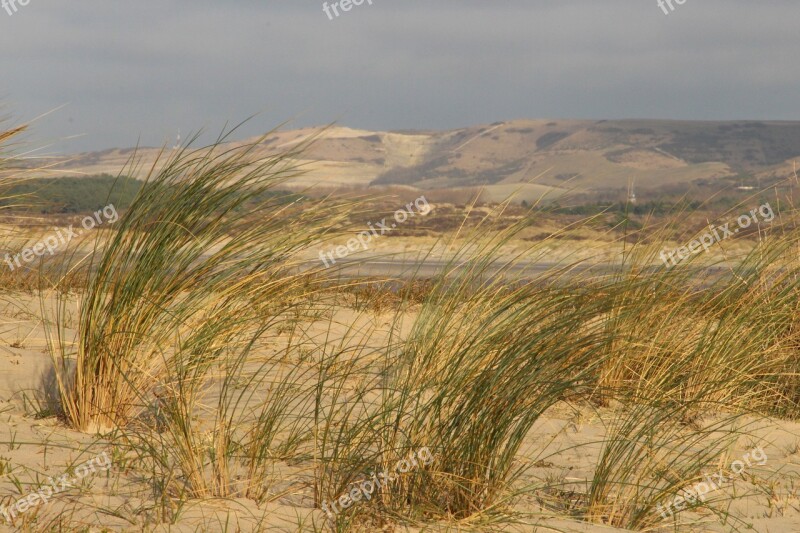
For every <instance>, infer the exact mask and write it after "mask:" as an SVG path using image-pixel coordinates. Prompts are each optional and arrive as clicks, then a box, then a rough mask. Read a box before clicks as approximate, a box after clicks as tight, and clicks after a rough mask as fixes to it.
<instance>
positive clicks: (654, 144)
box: [51, 120, 800, 198]
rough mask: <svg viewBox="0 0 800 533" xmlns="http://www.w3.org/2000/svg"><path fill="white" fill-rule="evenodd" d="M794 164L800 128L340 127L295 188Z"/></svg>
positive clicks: (105, 165)
mask: <svg viewBox="0 0 800 533" xmlns="http://www.w3.org/2000/svg"><path fill="white" fill-rule="evenodd" d="M317 131H318V130H316V129H312V128H306V129H298V130H287V131H281V132H278V133H275V134H274V135H272V136H270V138H268V139H267V140H266V141H265V142H264V153H270V152H274V151H277V150H280V149H282V148H286V147H289V146H292V145H295V144H297V143H298V142H301V141H303V140H305V139H307V138H308V137H309V136H310V135H313V134H314V133H316V132H317ZM157 152H158V150H156V149H152V148H144V149H141V150H140V151H139V152H138V156H139V157H141V158H142V161H143V162H144V163H147V162H149V161H152V159H153V158H154V157H155V155H156V153H157ZM132 153H133V151H132V150H131V149H121V150H106V151H103V152H94V153H87V154H78V155H76V156H73V157H70V158H69V160H68V161H65V162H64V163H63V164H62V165H60V166H59V169H64V170H65V171H69V172H70V173H73V172H74V173H79V174H86V175H97V174H101V173H111V174H115V173H118V172H120V171H121V170H122V168H123V166H124V165H125V163H126V161H127V160H128V159H129V158H130V156H131V154H132ZM794 160H800V122H768V121H764V122H756V121H736V122H692V121H665V120H601V121H589V120H514V121H510V122H497V123H494V124H489V125H481V126H474V127H469V128H463V129H458V130H448V131H411V132H382V131H367V130H356V129H351V128H345V127H333V128H330V129H328V130H327V131H326V132H325V134H324V135H323V136H322V137H321V138H320V139H319V140H317V141H316V143H315V144H314V145H313V147H312V148H311V149H310V150H308V151H307V153H306V154H305V156H304V161H303V163H305V165H306V167H305V168H306V170H307V174H306V175H304V176H302V177H300V178H297V179H296V180H294V181H293V184H294V185H297V186H317V187H319V186H330V187H342V186H344V187H353V188H366V187H369V186H375V185H395V186H407V187H413V188H417V189H423V190H426V189H460V188H469V187H476V186H486V189H487V191H488V193H489V195H490V196H497V197H498V198H499V197H504V196H505V195H507V194H509V193H510V192H512V191H515V190H518V189H520V188H522V189H523V193H524V194H523V196H530V197H538V196H540V195H542V194H546V193H550V194H553V195H559V194H561V193H562V192H565V191H567V190H572V191H576V190H577V191H581V192H587V193H588V192H592V191H595V192H598V191H614V190H623V189H625V188H627V186H628V184H629V183H631V182H633V183H634V184H635V187H636V190H637V192H638V191H648V190H650V191H655V190H661V189H665V188H670V187H681V186H686V185H688V184H706V185H708V184H728V185H743V186H750V185H752V186H758V185H764V184H768V183H770V182H771V181H774V180H778V179H782V178H786V177H788V176H789V175H791V173H792V169H793V162H794ZM129 174H130V172H129ZM139 174H141V172H140V173H139ZM51 175H52V172H51ZM133 175H134V177H141V176H140V175H139V176H137V174H136V173H133ZM522 184H525V185H522Z"/></svg>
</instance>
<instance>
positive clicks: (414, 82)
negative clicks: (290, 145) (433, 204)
mask: <svg viewBox="0 0 800 533" xmlns="http://www.w3.org/2000/svg"><path fill="white" fill-rule="evenodd" d="M6 1H10V0H6ZM18 1H19V0H17V2H18ZM334 1H335V0H334ZM372 1H373V5H371V6H370V5H368V4H367V3H366V2H365V3H364V5H362V6H361V7H353V9H352V10H351V11H349V12H347V13H342V14H341V16H340V17H338V18H336V19H334V20H329V17H328V16H327V15H326V14H325V13H324V12H323V9H322V4H323V2H322V1H321V0H228V1H223V0H218V1H210V0H162V1H158V2H157V1H154V0H138V1H135V2H131V1H125V2H123V1H121V0H69V1H67V0H29V4H28V5H27V6H18V11H17V12H16V13H15V14H13V15H12V16H9V15H8V14H7V13H6V11H5V10H3V9H0V50H2V52H1V54H2V55H0V64H1V65H2V70H0V72H2V75H1V76H0V99H2V100H3V102H4V107H6V110H7V112H8V113H11V114H12V115H13V116H14V117H16V118H18V119H24V118H30V117H34V116H37V115H39V114H41V113H44V112H46V111H49V110H52V109H55V108H57V107H59V106H61V105H64V104H66V107H64V108H62V109H60V110H58V111H56V112H55V113H53V114H51V115H50V116H48V117H47V118H45V119H43V120H41V121H40V122H38V123H37V124H36V126H35V129H34V131H33V133H32V135H31V137H32V139H33V140H35V141H36V142H38V143H45V142H50V141H57V140H60V139H67V138H71V137H73V136H80V137H76V138H71V139H69V140H67V141H61V142H59V143H58V144H57V145H56V147H57V149H58V150H60V151H67V152H73V151H79V150H89V149H102V148H109V147H114V146H132V145H134V144H136V142H137V140H138V139H139V138H141V143H142V144H145V145H160V144H162V143H163V142H171V141H172V140H174V138H175V136H176V134H177V133H178V130H180V131H181V132H182V133H183V135H184V137H185V136H186V134H187V133H188V132H189V131H192V130H196V129H198V128H201V127H205V128H207V129H209V130H213V131H218V130H219V129H221V128H222V127H223V126H224V124H225V123H226V122H232V123H236V122H239V121H241V120H242V119H244V118H246V117H248V116H250V115H253V114H256V113H258V114H259V115H258V117H257V118H256V119H255V120H253V121H252V122H250V123H249V124H248V125H247V127H246V128H245V129H244V130H243V131H242V135H240V137H241V136H244V135H252V134H256V133H260V132H263V131H266V130H268V129H270V128H271V127H272V126H274V125H276V124H277V123H278V122H282V121H284V120H287V119H292V120H293V124H294V125H296V126H306V125H318V124H324V123H328V122H331V121H337V122H338V123H340V124H341V125H346V126H352V127H359V128H366V129H376V130H386V129H446V128H454V127H459V126H466V125H472V124H477V123H489V122H494V121H497V120H508V119H514V118H592V119H600V118H630V117H641V118H674V119H720V120H722V119H780V120H796V119H800V67H798V65H800V2H798V0H686V3H685V4H684V5H682V6H678V5H677V4H676V5H675V7H676V9H675V11H674V12H671V13H670V14H669V15H665V14H664V12H663V11H662V10H661V9H660V8H659V7H658V4H657V0H481V1H479V0H372ZM673 2H674V0H673ZM329 3H333V2H331V1H329Z"/></svg>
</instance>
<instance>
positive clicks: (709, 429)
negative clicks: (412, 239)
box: [43, 137, 800, 531]
mask: <svg viewBox="0 0 800 533" xmlns="http://www.w3.org/2000/svg"><path fill="white" fill-rule="evenodd" d="M224 140H225V138H224V137H222V138H220V139H219V141H218V142H217V143H215V144H214V145H213V146H210V147H207V148H205V149H203V150H198V151H194V150H188V149H187V150H182V151H179V152H178V153H174V154H163V156H162V157H163V164H159V165H158V166H156V167H154V169H153V171H152V172H151V174H150V176H149V177H148V179H147V180H146V181H145V183H143V185H142V187H141V188H140V190H139V192H138V194H137V196H136V197H135V198H134V199H133V201H132V203H131V205H130V208H129V209H128V210H127V211H126V212H125V213H124V215H123V216H122V217H121V218H120V220H119V221H118V222H117V223H115V224H114V226H113V227H108V228H105V229H103V230H102V231H101V232H100V233H99V234H98V236H97V240H96V244H95V246H94V248H93V249H92V250H91V251H90V252H89V253H88V254H87V255H85V256H80V255H78V252H75V255H73V256H71V257H70V259H71V260H72V262H71V263H68V264H69V265H70V268H74V265H75V264H76V263H77V264H79V265H80V268H79V269H78V270H71V275H75V272H78V273H79V275H80V276H83V277H84V279H83V283H82V284H81V286H85V287H87V289H86V290H85V291H83V292H82V293H81V294H80V301H79V305H80V317H79V320H78V328H77V338H76V340H75V342H72V340H71V338H70V335H69V332H68V328H67V327H66V321H65V320H64V317H65V316H66V308H67V306H68V305H70V304H69V301H70V300H69V298H68V297H67V295H66V293H65V292H64V291H63V290H62V289H64V287H63V286H62V285H60V283H63V282H65V281H66V280H67V279H68V278H67V277H66V276H65V277H63V278H60V279H57V280H56V283H55V284H54V285H50V286H49V287H48V288H47V291H49V292H44V293H43V298H44V295H45V294H55V295H56V297H57V298H58V299H59V305H58V306H57V309H56V313H55V315H54V316H50V317H49V318H50V321H49V322H48V323H49V324H51V325H52V326H51V329H50V330H49V345H50V350H51V352H52V355H53V360H54V367H55V374H56V378H57V384H58V389H59V393H60V399H61V407H62V409H63V412H64V416H65V418H66V420H67V421H68V423H69V424H70V425H71V426H72V427H74V428H76V429H79V430H81V431H85V432H90V433H103V434H105V435H106V437H107V439H108V440H109V441H110V442H112V443H114V445H115V446H117V447H118V448H119V449H120V450H122V451H123V453H126V454H129V455H132V456H134V457H135V458H136V461H135V464H136V467H135V468H136V470H137V473H138V474H139V475H140V476H142V477H143V478H144V479H147V480H148V482H149V484H150V486H151V489H152V499H153V503H152V505H151V507H150V508H148V512H151V513H153V514H155V515H157V517H158V520H157V521H159V522H163V523H175V522H177V521H179V519H180V509H181V508H182V505H183V504H184V503H185V502H187V501H190V500H197V499H208V498H248V499H251V500H254V501H256V502H258V503H259V504H263V503H267V502H270V501H273V500H276V499H278V498H281V497H290V496H291V495H296V494H298V493H301V492H303V493H304V494H308V496H307V500H304V502H303V503H304V504H305V505H313V506H315V507H317V508H319V509H325V510H328V511H329V510H330V509H331V506H330V504H331V503H332V502H336V501H338V499H339V498H340V496H341V495H343V494H348V493H350V492H351V491H352V490H353V487H355V486H358V484H359V483H362V482H363V481H364V480H365V479H371V478H372V477H373V476H374V475H375V474H376V473H378V472H385V471H391V470H392V469H393V468H394V466H395V465H396V464H397V462H398V461H399V460H401V459H403V458H405V457H408V456H409V454H412V453H413V452H414V451H416V450H419V449H421V448H423V447H425V448H428V449H429V450H430V451H431V453H432V457H433V460H432V461H431V462H429V463H426V464H417V465H415V468H413V469H411V470H410V471H408V472H405V473H403V474H401V475H399V476H398V478H397V479H396V480H394V481H392V482H390V483H384V484H383V485H382V486H381V487H380V488H377V489H376V491H375V493H374V494H371V497H370V498H369V499H368V500H362V501H360V502H358V505H353V506H352V507H351V508H348V509H342V510H340V511H339V512H337V513H332V514H330V515H324V516H325V518H324V520H325V522H326V526H325V527H326V528H328V529H331V530H336V531H347V530H357V529H358V528H362V529H364V530H377V529H380V528H384V527H391V525H392V524H394V523H405V524H415V525H419V526H424V525H426V524H428V525H430V524H433V523H437V522H443V523H445V524H449V525H452V526H453V527H463V528H465V529H466V528H476V529H479V528H481V527H489V526H492V525H497V524H498V523H500V522H502V521H503V520H508V519H509V518H510V517H511V516H512V515H513V514H514V511H512V508H513V505H514V499H515V497H516V495H518V494H520V493H522V492H526V491H527V492H534V493H539V494H545V495H547V497H548V498H549V500H550V503H551V504H552V505H550V508H548V505H544V506H543V508H542V509H536V510H531V512H530V516H535V515H537V513H538V514H548V513H550V512H552V510H553V509H562V510H563V509H564V508H567V507H569V509H570V512H569V513H568V514H567V516H568V517H569V518H573V519H577V520H584V521H590V522H597V523H603V524H608V525H613V526H617V527H624V528H628V529H633V530H643V531H648V530H655V529H657V528H658V527H659V526H660V524H661V523H662V522H661V517H660V516H659V514H658V504H659V503H661V502H663V501H665V500H668V499H669V498H670V497H672V496H673V495H675V494H676V493H678V492H679V491H680V490H681V489H682V488H683V487H686V486H687V485H689V484H691V483H692V482H694V481H696V480H697V479H699V476H700V474H701V473H702V472H703V471H704V469H705V468H707V467H708V466H709V465H712V464H713V463H714V462H715V461H717V460H718V459H719V458H720V457H721V456H723V455H724V454H725V453H726V452H727V451H728V450H729V449H730V447H731V446H732V445H733V443H734V442H735V441H736V439H738V438H739V437H740V436H741V435H742V434H743V433H746V431H747V427H748V424H747V421H746V420H747V419H746V415H750V414H766V415H772V416H783V417H789V418H797V417H798V415H800V413H798V401H800V386H798V385H800V384H798V381H797V376H798V368H797V361H796V355H795V354H796V348H797V325H796V321H797V319H796V316H797V309H798V304H800V301H798V297H797V296H798V294H800V291H798V286H797V280H798V263H797V261H796V257H795V256H796V252H797V250H798V246H797V244H798V243H797V240H796V231H795V225H794V218H793V217H794V211H793V208H792V206H791V204H786V205H782V206H781V207H782V209H781V219H780V221H779V223H778V222H776V223H774V224H773V225H772V226H770V227H769V228H766V227H765V228H763V232H762V234H760V235H759V239H758V240H757V242H756V244H755V246H754V247H753V249H752V251H750V252H749V253H748V254H747V255H746V256H745V257H743V258H737V259H736V260H735V261H734V260H731V261H729V262H726V263H724V264H719V265H718V266H720V267H721V268H722V270H721V271H720V272H718V273H716V274H715V275H714V276H711V277H704V274H703V272H706V271H707V270H706V269H707V268H708V265H707V264H702V257H701V256H697V257H695V258H694V259H691V260H688V261H686V262H685V263H684V264H681V265H680V266H679V267H675V268H673V269H667V268H664V267H663V266H655V267H654V266H653V265H654V264H656V265H658V259H657V256H658V251H659V248H658V244H659V242H660V241H659V231H658V230H657V229H656V230H651V228H647V227H645V228H641V229H637V230H636V234H637V235H625V236H624V238H625V239H626V242H627V239H628V238H629V237H636V238H632V239H631V241H630V242H631V243H632V244H630V245H629V246H627V245H626V248H625V252H624V255H623V256H622V257H621V258H619V260H618V262H617V263H616V264H615V265H613V266H614V268H613V269H611V273H610V274H606V275H597V274H596V273H595V272H592V271H590V270H586V269H584V268H583V267H584V266H585V265H583V264H582V262H580V261H575V262H572V263H570V262H567V261H564V262H562V263H560V264H559V265H557V266H554V267H550V268H548V269H545V270H544V271H542V270H535V271H534V270H531V271H529V272H528V273H527V274H526V275H525V276H524V277H520V274H519V271H518V270H517V267H519V266H520V265H529V264H531V263H535V262H536V261H537V260H541V258H542V257H546V255H544V256H543V251H544V250H546V248H547V246H548V245H549V244H551V242H550V241H551V240H555V239H556V238H557V235H555V236H553V238H552V239H544V240H542V241H539V242H536V243H535V244H532V245H530V246H529V247H528V248H526V249H523V250H522V251H517V252H515V254H513V255H509V253H508V251H507V250H508V249H507V245H508V244H509V243H510V242H511V240H512V239H513V238H514V237H515V236H517V235H519V233H520V232H521V231H523V230H524V229H525V228H527V227H530V226H531V225H532V224H535V220H536V218H535V217H536V210H535V209H532V210H531V211H530V213H528V216H526V217H523V218H522V219H520V220H518V221H517V222H516V223H514V224H511V225H509V224H507V223H503V224H500V223H497V221H498V220H502V218H503V210H504V209H505V207H506V205H505V204H501V205H499V206H497V207H496V209H495V211H494V212H491V213H489V214H487V215H486V216H485V217H484V219H483V220H481V221H480V222H479V223H477V224H474V225H472V226H471V227H470V229H469V230H466V229H463V230H462V231H458V232H456V233H455V234H454V235H452V236H451V237H450V239H449V240H448V241H447V242H443V243H440V244H441V246H440V247H438V248H436V249H437V250H447V251H448V252H450V254H449V255H447V256H446V258H447V260H448V265H447V267H446V268H445V269H444V271H443V272H441V273H440V274H438V275H436V276H434V278H433V279H428V280H422V279H413V280H411V281H409V282H408V286H407V287H408V288H407V290H401V291H397V292H394V293H392V295H391V296H390V297H388V298H387V296H386V294H385V293H382V292H381V291H371V290H360V289H359V287H362V286H361V285H360V284H359V283H357V282H347V281H343V280H342V279H340V278H337V276H336V274H337V272H336V270H335V269H331V270H328V271H325V270H323V269H322V268H321V267H320V268H316V267H312V268H310V269H309V268H305V266H306V265H304V261H303V259H302V255H301V254H302V253H303V252H307V251H309V250H314V249H316V248H314V247H315V246H317V245H318V244H319V241H320V240H321V239H322V238H323V237H324V236H325V235H326V234H327V233H329V232H331V231H334V228H337V229H338V228H340V227H341V225H342V224H344V223H345V222H346V219H347V213H348V209H350V207H351V206H348V205H343V204H341V203H333V202H330V201H319V202H318V203H315V204H313V205H310V204H304V207H306V208H305V209H303V210H299V209H295V207H296V206H295V205H294V204H293V203H291V202H288V203H287V202H284V201H281V199H280V197H279V196H271V195H270V193H271V192H272V191H274V190H275V189H276V188H277V187H279V186H280V185H281V184H283V183H284V182H285V180H286V179H288V178H290V177H292V176H294V175H296V174H297V172H300V171H301V170H300V169H298V168H297V167H296V166H295V165H294V163H293V161H295V160H296V159H297V158H298V156H299V155H300V153H301V152H302V150H303V149H304V148H305V146H303V145H300V146H298V147H296V148H295V149H292V150H291V151H288V152H283V153H279V154H272V155H269V156H266V157H263V156H258V155H257V154H258V153H259V152H258V147H259V143H258V142H255V143H252V144H246V145H238V146H235V147H233V148H230V147H227V146H226V145H224V144H223V141H224ZM271 197H272V198H275V201H269V200H268V201H267V202H266V203H264V202H263V201H260V202H251V200H253V199H254V198H259V199H263V198H268V199H269V198H271ZM243 206H253V208H254V209H255V210H254V211H249V210H248V209H243ZM734 211H735V208H734ZM676 216H677V215H676ZM760 229H762V228H760ZM667 230H668V229H667V228H665V229H664V231H665V232H667ZM647 231H649V232H650V233H648V234H647V235H648V237H647V238H639V237H641V236H642V235H644V234H645V232H647ZM670 233H671V232H670ZM431 255H433V251H432V252H431ZM723 267H724V268H723ZM420 287H424V290H423V289H420ZM354 288H355V289H357V290H354ZM353 298H355V302H354V307H355V309H354V310H353V311H352V312H348V313H346V314H342V308H343V307H344V305H343V304H345V303H346V302H347V301H351V300H353ZM387 301H388V303H387ZM562 403H566V404H581V405H587V406H603V408H613V409H614V415H613V417H612V418H611V420H609V421H607V423H606V431H605V434H604V436H603V438H602V441H601V442H600V443H598V444H599V445H600V453H599V455H598V460H597V465H596V468H595V471H594V473H593V476H592V477H591V478H590V479H586V480H585V481H586V483H585V490H582V491H581V492H579V493H578V494H577V496H576V494H575V491H573V492H572V493H571V494H570V498H572V499H573V500H575V501H577V504H576V503H575V502H574V501H573V502H571V503H570V505H569V506H567V505H560V506H559V505H556V504H557V502H552V500H553V495H554V494H556V495H557V494H559V493H558V491H554V490H553V489H556V488H558V487H557V486H555V485H554V484H553V483H550V482H547V481H546V480H541V482H536V483H534V484H533V485H532V486H531V485H530V481H529V480H528V481H526V479H527V478H526V477H525V476H524V474H525V472H526V468H527V463H526V462H525V461H521V460H520V453H521V450H522V447H523V443H524V442H525V441H526V439H531V438H533V441H534V442H535V443H537V444H542V445H544V444H545V443H544V442H541V443H540V442H539V440H538V436H537V435H536V434H535V429H534V428H535V425H536V423H537V421H539V420H540V419H541V418H542V416H543V415H544V414H545V413H546V412H547V411H548V410H549V409H551V408H553V407H554V406H555V405H557V404H562ZM292 468H296V469H299V470H300V471H302V475H295V476H294V477H293V480H294V481H293V483H292V484H290V485H289V486H287V483H286V481H287V480H286V479H285V477H282V476H284V475H285V474H283V472H285V471H287V470H290V469H292ZM526 483H528V485H527V486H525V484H526ZM557 497H558V496H556V498H557ZM713 503H714V502H709V503H708V504H704V505H705V506H706V507H707V508H708V509H710V510H711V511H712V512H721V511H719V510H718V509H716V508H715V507H714V505H713ZM515 518H519V517H515ZM676 520H679V518H676Z"/></svg>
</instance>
